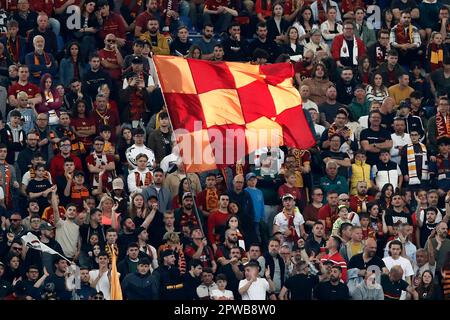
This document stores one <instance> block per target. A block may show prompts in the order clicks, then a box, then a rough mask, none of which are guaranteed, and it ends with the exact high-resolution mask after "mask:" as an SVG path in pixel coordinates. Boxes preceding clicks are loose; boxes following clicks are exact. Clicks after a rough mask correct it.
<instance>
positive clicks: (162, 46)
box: [140, 18, 170, 56]
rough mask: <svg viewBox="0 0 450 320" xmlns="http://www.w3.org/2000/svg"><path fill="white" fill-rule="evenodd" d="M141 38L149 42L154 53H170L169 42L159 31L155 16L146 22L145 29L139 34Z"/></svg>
mask: <svg viewBox="0 0 450 320" xmlns="http://www.w3.org/2000/svg"><path fill="white" fill-rule="evenodd" d="M140 38H141V39H142V40H147V41H148V43H150V44H151V48H152V53H153V54H154V55H166V56H168V55H169V54H170V48H169V42H168V40H167V38H166V37H165V36H164V35H162V34H161V33H160V32H159V21H158V20H157V19H156V18H150V20H148V22H147V31H146V32H145V33H143V34H141V36H140Z"/></svg>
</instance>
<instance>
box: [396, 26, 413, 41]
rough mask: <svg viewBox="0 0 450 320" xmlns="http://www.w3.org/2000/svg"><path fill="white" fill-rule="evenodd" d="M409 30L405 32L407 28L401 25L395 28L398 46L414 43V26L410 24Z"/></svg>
mask: <svg viewBox="0 0 450 320" xmlns="http://www.w3.org/2000/svg"><path fill="white" fill-rule="evenodd" d="M407 28H408V30H407V32H405V31H406V30H405V27H403V25H402V24H400V23H399V24H397V27H396V28H395V39H396V40H397V41H396V42H397V43H398V44H405V43H414V30H413V26H412V24H409V26H408V27H407Z"/></svg>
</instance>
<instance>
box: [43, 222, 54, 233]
mask: <svg viewBox="0 0 450 320" xmlns="http://www.w3.org/2000/svg"><path fill="white" fill-rule="evenodd" d="M53 229H55V227H54V226H52V225H51V224H50V223H48V222H47V221H45V222H42V223H41V225H40V226H39V230H47V231H50V230H53Z"/></svg>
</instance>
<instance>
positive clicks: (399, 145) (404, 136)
mask: <svg viewBox="0 0 450 320" xmlns="http://www.w3.org/2000/svg"><path fill="white" fill-rule="evenodd" d="M405 130H406V121H405V119H403V118H396V119H395V120H394V133H392V134H391V139H392V148H391V160H392V161H394V162H395V163H397V164H400V152H401V151H402V150H403V148H404V147H405V146H406V145H408V144H410V143H411V137H410V136H409V134H408V133H405Z"/></svg>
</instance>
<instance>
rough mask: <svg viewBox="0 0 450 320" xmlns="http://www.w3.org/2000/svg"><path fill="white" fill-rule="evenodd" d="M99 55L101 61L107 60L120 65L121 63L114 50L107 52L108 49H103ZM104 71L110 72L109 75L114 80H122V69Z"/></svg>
mask: <svg viewBox="0 0 450 320" xmlns="http://www.w3.org/2000/svg"><path fill="white" fill-rule="evenodd" d="M98 55H99V57H100V61H104V60H106V61H108V62H109V63H112V64H115V65H119V62H118V61H117V55H116V52H115V51H114V50H107V49H105V48H103V49H101V50H100V51H99V52H98ZM104 70H105V71H106V72H108V74H109V76H110V77H111V79H112V80H120V79H121V77H122V68H117V69H107V68H104Z"/></svg>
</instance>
